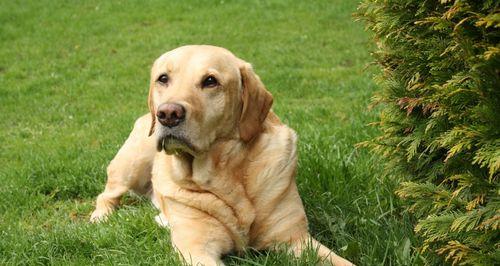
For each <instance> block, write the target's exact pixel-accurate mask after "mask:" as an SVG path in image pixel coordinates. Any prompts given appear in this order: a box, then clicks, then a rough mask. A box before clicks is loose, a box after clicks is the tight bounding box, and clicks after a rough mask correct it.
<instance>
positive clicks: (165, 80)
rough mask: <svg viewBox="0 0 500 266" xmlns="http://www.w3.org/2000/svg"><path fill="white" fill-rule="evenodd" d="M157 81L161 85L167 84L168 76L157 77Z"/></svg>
mask: <svg viewBox="0 0 500 266" xmlns="http://www.w3.org/2000/svg"><path fill="white" fill-rule="evenodd" d="M158 81H159V82H161V83H163V84H166V83H167V82H168V76H167V74H163V75H161V76H159V77H158Z"/></svg>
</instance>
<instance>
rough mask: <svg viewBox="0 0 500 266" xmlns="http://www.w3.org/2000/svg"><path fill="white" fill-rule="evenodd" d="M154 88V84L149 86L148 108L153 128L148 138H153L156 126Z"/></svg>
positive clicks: (150, 129)
mask: <svg viewBox="0 0 500 266" xmlns="http://www.w3.org/2000/svg"><path fill="white" fill-rule="evenodd" d="M153 88H154V83H153V82H151V84H150V86H149V95H148V107H149V112H150V113H151V127H150V128H149V133H148V136H151V135H152V134H153V132H154V131H155V124H156V107H155V104H154V101H153Z"/></svg>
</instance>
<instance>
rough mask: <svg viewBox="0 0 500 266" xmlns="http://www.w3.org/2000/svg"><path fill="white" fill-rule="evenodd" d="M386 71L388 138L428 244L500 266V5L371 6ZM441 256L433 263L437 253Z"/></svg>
mask: <svg viewBox="0 0 500 266" xmlns="http://www.w3.org/2000/svg"><path fill="white" fill-rule="evenodd" d="M358 16H359V17H360V18H361V19H363V20H364V21H365V22H366V25H367V28H368V29H369V30H371V31H373V32H374V36H375V40H376V43H377V50H376V51H375V52H374V53H373V55H374V57H375V59H376V61H377V63H378V64H379V65H380V66H381V67H382V69H383V71H382V73H381V74H380V75H379V76H378V77H377V81H378V83H379V85H380V87H381V88H382V89H381V91H380V92H379V93H378V94H377V95H376V96H375V97H374V104H381V105H382V106H383V107H382V111H381V114H380V120H379V122H377V123H375V124H376V125H377V126H378V128H379V129H380V130H381V134H380V136H379V137H377V138H375V139H373V140H371V141H367V142H364V143H362V145H364V146H369V147H370V148H371V149H372V150H374V151H375V152H377V153H378V154H380V155H382V156H383V160H385V161H386V162H387V163H386V165H385V166H386V169H387V173H388V174H389V175H391V176H392V177H394V178H397V179H400V178H401V179H403V180H406V182H402V183H401V185H400V187H399V188H398V189H397V190H396V194H397V195H398V196H400V197H401V198H403V199H405V200H406V202H407V203H408V204H409V210H410V211H412V212H413V213H414V215H415V217H416V218H417V219H418V222H417V224H416V226H415V232H416V233H417V234H418V235H419V236H420V237H421V239H422V240H423V242H422V244H421V245H420V249H419V251H420V252H422V253H424V254H429V255H430V254H439V255H442V256H443V258H444V259H445V260H446V261H448V262H451V263H452V264H480V265H481V264H484V265H494V264H496V265H498V264H499V263H500V252H499V249H500V243H499V238H500V235H499V224H500V208H499V207H500V202H499V198H500V186H499V180H498V179H499V176H500V173H499V169H500V44H499V43H500V42H499V41H500V30H499V28H500V3H499V2H498V1H493V0H489V1H472V0H455V1H452V0H441V1H421V0H384V1H381V0H365V1H363V2H362V3H361V4H360V6H359V8H358ZM429 257H433V256H429Z"/></svg>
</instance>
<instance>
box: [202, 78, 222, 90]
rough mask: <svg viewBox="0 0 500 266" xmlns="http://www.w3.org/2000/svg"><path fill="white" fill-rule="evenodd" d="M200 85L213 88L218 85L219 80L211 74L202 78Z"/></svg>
mask: <svg viewBox="0 0 500 266" xmlns="http://www.w3.org/2000/svg"><path fill="white" fill-rule="evenodd" d="M201 85H202V87H203V88H213V87H216V86H217V85H219V82H218V81H217V79H216V78H214V77H213V76H208V77H206V78H205V79H204V80H203V82H202V84H201Z"/></svg>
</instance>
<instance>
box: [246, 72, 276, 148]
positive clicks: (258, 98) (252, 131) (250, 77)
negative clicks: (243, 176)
mask: <svg viewBox="0 0 500 266" xmlns="http://www.w3.org/2000/svg"><path fill="white" fill-rule="evenodd" d="M240 73H241V82H242V84H243V92H242V95H241V98H242V103H243V106H242V109H241V117H240V124H239V130H240V137H241V139H242V140H243V141H245V142H248V141H250V140H252V139H253V138H254V137H255V136H256V135H257V134H258V133H260V132H261V131H262V123H263V122H264V120H265V119H266V117H267V114H268V113H269V110H270V109H271V105H273V96H272V95H271V93H270V92H269V91H267V89H266V88H265V87H264V84H262V81H260V78H259V77H258V76H257V75H256V74H255V73H254V71H253V69H252V66H251V65H250V64H249V63H246V62H244V63H242V65H241V66H240Z"/></svg>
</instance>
